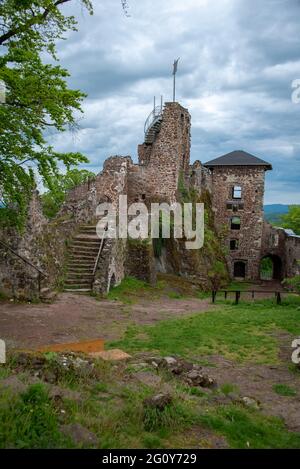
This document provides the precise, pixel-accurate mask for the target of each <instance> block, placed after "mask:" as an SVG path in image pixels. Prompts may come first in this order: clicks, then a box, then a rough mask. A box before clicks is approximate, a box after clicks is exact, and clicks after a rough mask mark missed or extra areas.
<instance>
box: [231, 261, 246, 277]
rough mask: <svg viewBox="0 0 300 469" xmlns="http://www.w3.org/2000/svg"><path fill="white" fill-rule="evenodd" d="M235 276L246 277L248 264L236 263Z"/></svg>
mask: <svg viewBox="0 0 300 469" xmlns="http://www.w3.org/2000/svg"><path fill="white" fill-rule="evenodd" d="M233 275H234V277H235V278H245V277H246V263H245V262H244V261H237V262H235V263H234V267H233Z"/></svg>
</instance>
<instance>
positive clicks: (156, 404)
mask: <svg viewBox="0 0 300 469" xmlns="http://www.w3.org/2000/svg"><path fill="white" fill-rule="evenodd" d="M171 402H172V396H171V394H169V393H159V394H156V395H155V396H152V397H148V398H147V399H145V400H144V406H145V407H152V408H154V409H157V410H160V411H163V410H164V408H165V407H166V406H167V405H169V404H171Z"/></svg>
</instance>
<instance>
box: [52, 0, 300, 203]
mask: <svg viewBox="0 0 300 469" xmlns="http://www.w3.org/2000/svg"><path fill="white" fill-rule="evenodd" d="M129 6H130V15H131V17H130V18H127V17H126V16H125V15H124V14H123V11H122V9H121V6H120V2H119V1H117V0H116V1H114V2H112V1H111V0H101V1H96V0H95V1H94V7H95V14H94V16H91V17H90V16H88V15H87V14H83V13H82V11H81V9H80V8H78V6H77V7H72V10H71V11H72V12H73V13H74V14H76V16H77V17H78V18H79V32H78V33H71V34H69V38H68V40H67V41H61V42H60V44H59V55H60V58H61V62H62V65H63V66H66V67H67V68H68V69H69V70H70V72H71V74H72V77H71V79H70V85H71V86H72V87H74V88H80V89H82V90H84V91H87V92H88V95H89V96H88V99H87V100H86V101H85V103H84V106H83V108H84V111H85V114H84V119H83V120H81V121H80V127H81V130H80V131H79V133H78V134H77V135H75V137H74V135H72V134H71V133H64V134H62V135H52V136H50V140H51V141H52V142H53V143H54V144H55V146H56V148H57V149H58V150H62V151H78V150H79V151H82V152H83V153H85V154H86V155H87V156H88V157H89V158H90V160H91V165H92V167H93V169H94V168H97V169H98V168H99V170H100V169H101V166H102V163H103V161H104V159H105V158H106V157H108V156H109V155H112V154H126V155H127V154H131V155H132V156H133V158H136V146H137V144H138V143H141V141H142V139H143V125H144V121H145V119H146V118H147V115H148V113H149V112H150V111H151V108H152V100H153V96H154V95H156V96H157V99H159V97H160V95H161V94H162V95H163V96H164V98H165V100H169V99H170V98H171V94H172V76H171V72H172V62H173V60H174V58H177V57H180V58H181V59H180V63H179V72H178V89H177V96H178V99H179V101H180V102H181V103H182V104H183V105H184V106H185V107H188V108H189V110H190V112H191V115H192V160H194V159H202V160H203V161H205V160H207V159H210V158H213V157H216V156H219V155H221V154H224V153H226V152H228V151H231V150H234V149H245V150H248V151H250V152H251V153H254V154H257V156H260V157H262V158H264V159H267V160H270V162H271V163H272V164H273V166H274V171H273V172H272V173H270V174H268V178H267V181H268V183H267V192H266V200H268V201H269V202H271V201H272V200H274V202H279V201H282V202H288V201H289V200H288V199H289V197H290V199H291V200H290V201H291V202H294V203H295V200H296V201H298V202H299V203H300V191H299V189H298V184H295V183H294V181H295V180H296V179H299V177H300V162H299V158H300V136H299V123H300V105H298V106H296V105H295V104H293V103H292V102H291V93H292V89H291V82H292V80H293V79H295V78H300V52H299V51H300V37H299V31H298V30H299V17H300V5H299V2H298V1H297V0H289V8H287V5H286V1H285V0H265V1H264V2H261V1H259V0H215V1H214V2H212V1H211V0H185V1H184V2H183V1H182V0H163V1H161V0H143V1H140V0H129ZM64 10H65V11H66V12H67V11H70V6H69V4H66V5H65V7H64ZM287 162H288V163H287ZM291 168H292V171H291Z"/></svg>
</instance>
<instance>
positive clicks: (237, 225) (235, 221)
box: [231, 217, 241, 230]
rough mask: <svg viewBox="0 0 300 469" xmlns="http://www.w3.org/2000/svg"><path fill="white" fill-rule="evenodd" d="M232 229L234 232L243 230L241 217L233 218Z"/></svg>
mask: <svg viewBox="0 0 300 469" xmlns="http://www.w3.org/2000/svg"><path fill="white" fill-rule="evenodd" d="M231 229H232V230H240V229H241V219H240V217H232V218H231Z"/></svg>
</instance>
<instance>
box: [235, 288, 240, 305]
mask: <svg viewBox="0 0 300 469" xmlns="http://www.w3.org/2000/svg"><path fill="white" fill-rule="evenodd" d="M240 296H241V292H239V291H236V292H235V304H236V305H238V304H239V299H240Z"/></svg>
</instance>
